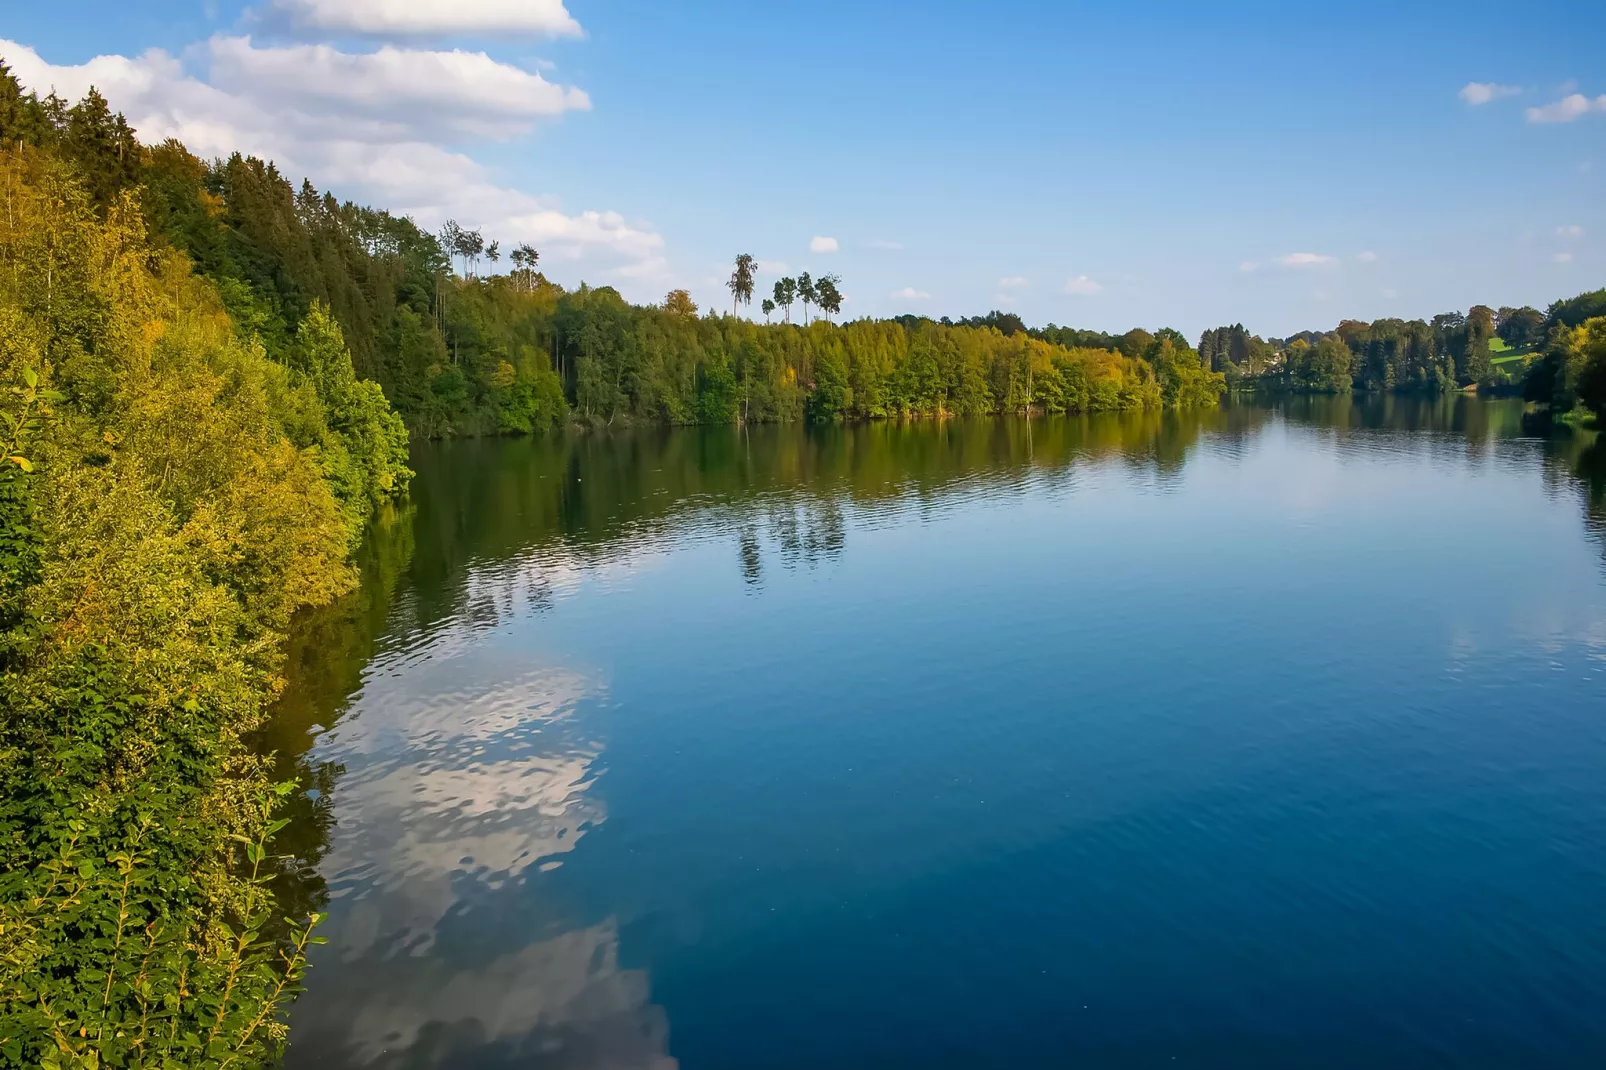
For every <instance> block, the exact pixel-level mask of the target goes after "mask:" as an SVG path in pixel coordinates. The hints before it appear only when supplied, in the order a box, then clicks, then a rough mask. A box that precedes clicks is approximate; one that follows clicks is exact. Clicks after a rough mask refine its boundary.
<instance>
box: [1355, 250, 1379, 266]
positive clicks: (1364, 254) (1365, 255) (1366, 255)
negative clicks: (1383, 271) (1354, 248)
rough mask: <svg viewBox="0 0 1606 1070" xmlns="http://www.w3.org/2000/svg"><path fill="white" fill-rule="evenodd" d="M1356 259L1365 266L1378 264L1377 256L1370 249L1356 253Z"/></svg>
mask: <svg viewBox="0 0 1606 1070" xmlns="http://www.w3.org/2000/svg"><path fill="white" fill-rule="evenodd" d="M1355 259H1357V260H1359V261H1360V262H1361V263H1363V264H1375V263H1377V254H1376V253H1374V252H1372V250H1370V249H1365V250H1362V251H1361V252H1358V253H1356V254H1355Z"/></svg>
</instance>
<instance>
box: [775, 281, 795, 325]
mask: <svg viewBox="0 0 1606 1070" xmlns="http://www.w3.org/2000/svg"><path fill="white" fill-rule="evenodd" d="M797 293H798V290H797V280H796V279H794V278H791V277H790V276H789V277H787V278H784V279H780V280H778V281H777V282H776V283H775V293H774V297H775V303H776V304H777V305H779V306H780V308H781V310H782V313H783V314H784V316H785V318H786V322H787V323H791V322H792V303H793V302H794V301H796V300H797Z"/></svg>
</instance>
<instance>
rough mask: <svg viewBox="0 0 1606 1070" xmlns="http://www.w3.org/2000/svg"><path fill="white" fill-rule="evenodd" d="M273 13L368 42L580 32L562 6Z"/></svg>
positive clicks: (337, 1)
mask: <svg viewBox="0 0 1606 1070" xmlns="http://www.w3.org/2000/svg"><path fill="white" fill-rule="evenodd" d="M273 9H274V10H275V11H277V12H279V13H282V14H283V15H284V16H286V17H287V18H289V20H290V22H291V24H292V25H294V26H297V27H300V28H304V29H312V30H324V31H328V32H332V33H351V34H358V35H360V36H367V37H384V36H414V35H430V36H436V35H446V34H457V33H463V34H467V33H480V34H487V33H515V34H541V35H545V36H550V37H579V36H581V34H582V33H583V32H584V31H582V30H581V29H580V24H579V23H578V22H576V21H575V20H574V18H573V17H572V16H571V15H570V14H569V12H568V9H567V8H565V7H564V5H563V0H273Z"/></svg>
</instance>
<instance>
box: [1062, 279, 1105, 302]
mask: <svg viewBox="0 0 1606 1070" xmlns="http://www.w3.org/2000/svg"><path fill="white" fill-rule="evenodd" d="M1065 292H1066V293H1068V294H1079V295H1081V296H1083V297H1091V296H1092V295H1093V294H1098V293H1103V292H1104V287H1102V286H1100V285H1099V284H1098V283H1096V282H1094V281H1093V280H1092V279H1090V278H1088V277H1087V276H1086V275H1078V276H1076V278H1074V279H1068V280H1066V283H1065Z"/></svg>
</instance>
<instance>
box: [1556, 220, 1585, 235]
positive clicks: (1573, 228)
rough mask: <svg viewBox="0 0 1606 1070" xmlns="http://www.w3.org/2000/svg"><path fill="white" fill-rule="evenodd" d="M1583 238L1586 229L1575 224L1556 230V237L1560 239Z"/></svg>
mask: <svg viewBox="0 0 1606 1070" xmlns="http://www.w3.org/2000/svg"><path fill="white" fill-rule="evenodd" d="M1583 236H1584V228H1583V227H1581V226H1579V225H1578V224H1577V223H1573V224H1572V225H1570V226H1565V227H1557V228H1556V237H1558V238H1582V237H1583Z"/></svg>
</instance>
